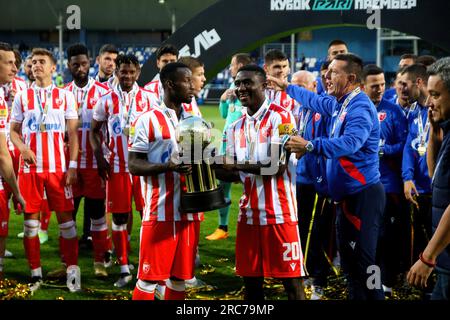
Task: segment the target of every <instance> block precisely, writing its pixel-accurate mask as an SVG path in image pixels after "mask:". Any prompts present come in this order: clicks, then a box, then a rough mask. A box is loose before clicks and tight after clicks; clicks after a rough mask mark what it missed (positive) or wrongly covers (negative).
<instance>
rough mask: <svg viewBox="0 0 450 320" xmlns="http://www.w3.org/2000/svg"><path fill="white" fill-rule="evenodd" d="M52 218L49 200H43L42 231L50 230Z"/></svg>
mask: <svg viewBox="0 0 450 320" xmlns="http://www.w3.org/2000/svg"><path fill="white" fill-rule="evenodd" d="M51 216H52V212H51V211H50V209H49V207H48V202H47V200H42V204H41V219H40V220H41V227H40V229H41V230H42V231H47V230H48V225H49V224H50V217H51Z"/></svg>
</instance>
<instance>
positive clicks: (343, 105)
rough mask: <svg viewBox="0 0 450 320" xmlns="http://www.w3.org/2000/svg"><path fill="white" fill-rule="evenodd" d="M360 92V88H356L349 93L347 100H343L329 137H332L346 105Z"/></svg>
mask: <svg viewBox="0 0 450 320" xmlns="http://www.w3.org/2000/svg"><path fill="white" fill-rule="evenodd" d="M360 92H361V88H360V87H357V88H356V89H355V90H353V91H352V93H350V95H349V96H348V97H347V99H345V101H344V103H343V104H342V107H341V110H340V111H339V114H338V115H337V118H336V120H335V121H334V124H333V129H332V130H331V135H330V137H333V135H334V132H335V131H336V127H337V124H338V122H339V119H340V118H341V116H342V114H343V113H344V111H345V109H346V108H347V106H348V104H349V103H350V101H352V99H353V98H354V97H356V96H357V95H358V94H359V93H360Z"/></svg>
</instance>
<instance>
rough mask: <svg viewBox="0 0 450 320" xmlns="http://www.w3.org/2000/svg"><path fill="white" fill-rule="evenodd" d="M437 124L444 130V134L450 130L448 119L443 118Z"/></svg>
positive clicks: (449, 120)
mask: <svg viewBox="0 0 450 320" xmlns="http://www.w3.org/2000/svg"><path fill="white" fill-rule="evenodd" d="M439 126H440V127H441V128H442V130H444V135H447V134H448V132H449V131H450V119H447V120H444V121H443V122H441V123H440V124H439Z"/></svg>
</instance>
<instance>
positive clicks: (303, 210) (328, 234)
mask: <svg viewBox="0 0 450 320" xmlns="http://www.w3.org/2000/svg"><path fill="white" fill-rule="evenodd" d="M315 198H316V190H315V188H314V186H313V185H311V184H297V206H298V220H299V224H298V225H299V231H300V241H301V244H302V249H303V256H304V258H305V256H306V258H307V259H306V269H307V271H308V273H309V275H310V276H311V277H313V278H314V285H316V286H321V287H323V286H326V285H327V276H328V275H329V273H330V265H329V263H328V260H327V259H326V257H325V254H327V256H328V257H329V259H330V260H332V259H333V253H334V247H335V241H334V239H335V232H334V228H335V221H334V205H333V202H332V201H330V199H327V198H326V197H323V196H318V198H317V204H316V209H315V212H314V202H315ZM313 212H314V217H313ZM311 219H313V224H312V226H311ZM310 226H311V227H312V228H311V233H310V239H309V246H308V248H307V246H306V245H307V242H308V241H307V240H308V234H309V228H310ZM306 250H307V251H306Z"/></svg>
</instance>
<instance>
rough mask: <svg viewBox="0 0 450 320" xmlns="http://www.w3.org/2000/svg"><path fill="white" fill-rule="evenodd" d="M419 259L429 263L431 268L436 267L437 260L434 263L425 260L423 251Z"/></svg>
mask: <svg viewBox="0 0 450 320" xmlns="http://www.w3.org/2000/svg"><path fill="white" fill-rule="evenodd" d="M419 260H420V261H422V262H423V263H424V264H425V265H427V266H428V267H430V268H434V267H436V263H435V262H434V263H433V262H431V261H428V260H425V258H424V257H423V256H422V252H421V253H420V254H419Z"/></svg>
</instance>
